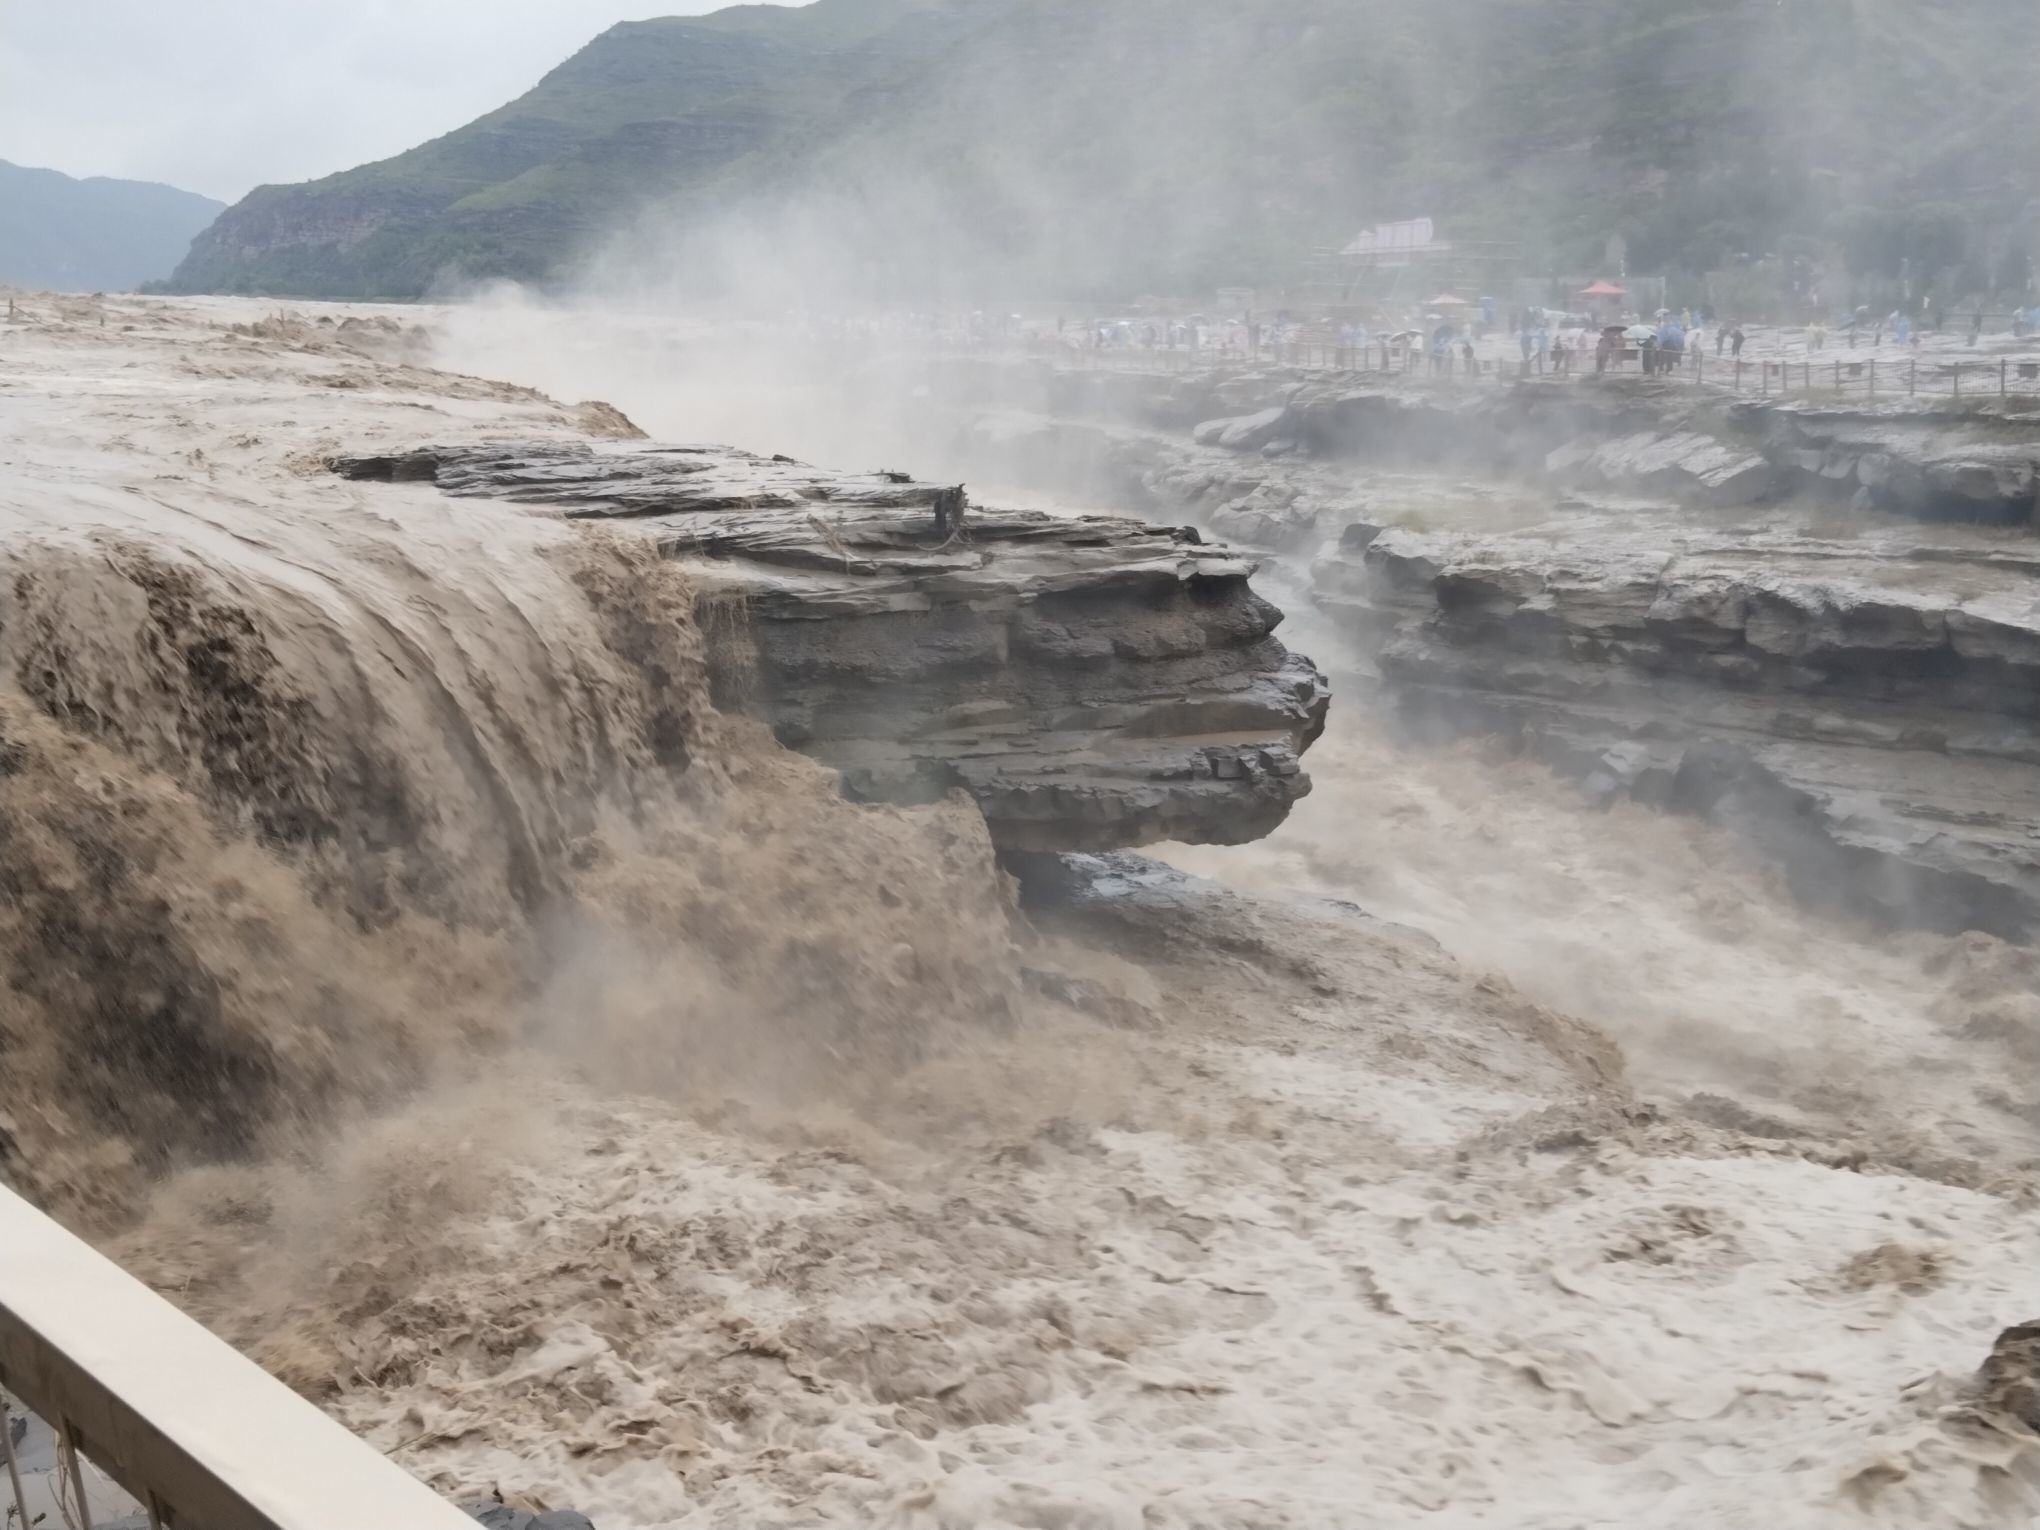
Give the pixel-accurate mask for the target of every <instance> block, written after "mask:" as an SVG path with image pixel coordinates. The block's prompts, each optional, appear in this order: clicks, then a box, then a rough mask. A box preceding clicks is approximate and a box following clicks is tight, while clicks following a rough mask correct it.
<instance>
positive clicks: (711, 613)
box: [334, 443, 1329, 851]
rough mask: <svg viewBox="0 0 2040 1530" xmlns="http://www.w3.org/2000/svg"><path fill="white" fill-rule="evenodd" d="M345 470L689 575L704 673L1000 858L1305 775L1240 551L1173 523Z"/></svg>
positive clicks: (582, 459) (788, 464)
mask: <svg viewBox="0 0 2040 1530" xmlns="http://www.w3.org/2000/svg"><path fill="white" fill-rule="evenodd" d="M334 467H335V470H336V471H338V472H340V473H341V474H343V475H344V476H347V477H352V478H358V479H369V480H384V481H397V482H406V481H418V482H431V483H434V484H436V485H437V486H438V487H439V488H440V489H441V490H443V491H444V492H446V493H449V494H456V495H460V496H463V497H485V498H500V499H506V500H510V501H514V502H518V503H529V504H545V505H557V506H561V507H564V508H565V510H566V511H567V513H568V514H570V515H574V516H587V517H605V518H613V519H615V520H617V521H618V523H619V525H621V526H625V527H628V528H630V529H633V530H636V531H640V532H641V533H642V534H644V535H647V536H651V537H655V538H657V539H658V543H659V546H660V548H661V550H662V552H663V553H664V554H665V555H666V556H668V557H670V558H672V559H674V560H675V561H677V562H680V563H682V564H684V565H686V566H687V567H688V568H689V570H690V571H691V572H692V573H693V574H694V575H695V577H696V579H697V585H698V588H699V589H700V590H701V592H702V600H703V603H704V617H705V620H704V625H705V626H706V627H707V628H708V629H709V631H710V632H711V634H712V635H714V636H715V637H716V644H715V652H716V656H717V660H718V669H719V677H718V683H719V689H720V690H721V691H722V692H723V693H724V694H725V699H726V700H727V701H730V702H732V703H733V704H737V705H741V706H744V707H748V708H750V709H754V710H756V711H757V712H759V713H760V714H761V715H762V716H764V717H765V718H766V719H768V720H769V721H770V722H771V724H772V726H773V728H774V730H775V732H776V733H777V734H778V735H779V737H780V739H781V740H782V741H783V742H784V743H786V744H788V745H790V746H792V747H794V748H797V749H800V750H802V751H803V752H805V753H808V754H811V755H814V756H815V757H817V758H819V759H821V760H823V761H825V762H826V763H828V764H830V765H833V766H835V767H837V768H838V769H839V770H841V771H842V773H843V778H844V782H845V787H846V790H848V791H849V792H850V793H851V794H852V795H853V796H856V797H858V798H861V799H865V800H872V801H884V802H919V801H927V800H932V799H934V798H937V797H940V796H942V795H943V794H944V793H946V792H948V791H950V790H952V789H954V788H957V787H962V788H963V789H965V790H967V791H968V792H970V794H971V795H972V796H973V797H974V798H975V799H976V800H977V802H978V804H979V805H980V807H981V808H982V809H983V810H984V813H985V816H986V818H987V820H988V821H989V822H990V824H991V827H992V832H993V836H994V838H995V840H996V841H997V842H998V844H999V845H1000V846H1001V848H1003V849H1009V850H1033V851H1043V850H1095V849H1110V848H1116V847H1121V846H1128V845H1139V844H1147V843H1152V842H1155V841H1159V840H1165V839H1179V840H1190V841H1196V842H1210V843H1237V842H1240V841H1244V840H1249V839H1254V838H1258V837H1259V836H1260V835H1262V834H1265V833H1266V832H1267V831H1268V830H1269V829H1271V828H1272V827H1274V826H1275V825H1276V824H1277V823H1280V822H1281V820H1282V819H1283V817H1284V816H1285V815H1286V814H1287V813H1288V811H1289V809H1290V806H1291V805H1292V804H1293V803H1294V802H1296V801H1297V800H1298V799H1299V798H1300V797H1302V796H1303V795H1304V794H1305V793H1306V792H1307V791H1308V790H1309V778H1308V776H1306V775H1305V774H1304V772H1303V770H1302V767H1301V755H1302V753H1303V751H1304V750H1305V749H1306V748H1307V747H1308V746H1309V744H1310V743H1311V742H1312V741H1313V740H1315V738H1316V737H1317V735H1318V733H1319V731H1320V730H1321V729H1322V726H1323V720H1324V715H1325V709H1326V706H1327V704H1328V697H1329V690H1328V687H1327V685H1326V682H1325V680H1324V678H1323V676H1322V675H1321V674H1319V672H1318V671H1317V669H1316V668H1315V666H1313V665H1312V664H1311V662H1310V661H1309V660H1307V659H1305V658H1303V657H1301V656H1300V655H1297V654H1292V653H1291V652H1289V651H1288V650H1287V649H1286V648H1285V647H1284V646H1283V645H1282V644H1281V642H1280V641H1278V640H1277V639H1276V638H1275V637H1274V635H1273V634H1274V630H1275V627H1276V625H1277V624H1278V623H1279V622H1280V621H1281V619H1282V613H1281V612H1280V611H1278V610H1277V609H1276V608H1275V607H1274V606H1272V605H1270V604H1269V603H1268V602H1267V601H1265V600H1263V599H1261V598H1260V597H1259V596H1258V595H1256V594H1255V593H1254V591H1253V589H1252V588H1251V586H1250V584H1249V576H1250V575H1251V574H1252V573H1253V570H1254V564H1253V563H1252V562H1251V561H1249V560H1247V559H1244V558H1242V557H1240V556H1239V555H1237V554H1236V553H1234V552H1232V551H1230V550H1229V549H1226V548H1223V547H1215V546H1210V545H1206V544H1205V543H1204V542H1203V541H1202V539H1201V538H1200V537H1199V536H1198V535H1197V534H1196V533H1195V532H1194V531H1185V530H1182V529H1177V528H1167V527H1157V526H1151V525H1147V524H1145V523H1142V522H1140V521H1136V520H1131V519H1126V518H1121V517H1113V516H1051V515H1046V514H1042V513H1039V512H1033V511H1011V510H997V509H985V508H977V507H972V508H970V509H968V510H967V511H966V512H965V514H964V518H963V520H962V523H961V526H960V527H951V528H950V529H949V530H947V531H946V532H945V531H938V530H937V528H936V521H935V514H934V509H935V505H936V501H937V497H938V496H939V495H941V494H942V493H943V489H942V487H941V486H937V485H931V484H924V483H915V482H911V481H908V480H906V479H905V477H904V475H901V474H888V473H880V474H867V475H848V474H835V473H830V472H828V471H825V470H821V469H816V468H812V467H808V466H806V465H804V464H800V463H795V462H792V461H790V460H788V459H785V458H766V457H757V456H752V455H749V454H747V453H742V452H735V451H730V450H727V449H723V448H708V447H654V448H634V449H620V448H605V447H591V446H584V445H581V444H579V443H567V444H560V443H511V444H506V445H491V446H482V447H445V448H421V449H419V450H415V451H408V452H404V453H397V454H385V455H378V456H362V457H345V458H340V459H337V460H336V461H335V463H334Z"/></svg>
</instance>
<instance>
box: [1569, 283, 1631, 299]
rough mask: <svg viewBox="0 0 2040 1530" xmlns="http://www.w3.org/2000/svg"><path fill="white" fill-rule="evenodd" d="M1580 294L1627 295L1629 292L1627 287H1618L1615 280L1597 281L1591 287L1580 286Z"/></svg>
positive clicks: (1599, 295)
mask: <svg viewBox="0 0 2040 1530" xmlns="http://www.w3.org/2000/svg"><path fill="white" fill-rule="evenodd" d="M1579 295H1580V296H1581V297H1627V296H1628V295H1629V293H1628V291H1627V289H1625V288H1622V287H1618V286H1616V285H1615V284H1614V283H1613V282H1610V281H1597V282H1595V283H1594V284H1593V285H1592V286H1591V287H1582V288H1580V292H1579Z"/></svg>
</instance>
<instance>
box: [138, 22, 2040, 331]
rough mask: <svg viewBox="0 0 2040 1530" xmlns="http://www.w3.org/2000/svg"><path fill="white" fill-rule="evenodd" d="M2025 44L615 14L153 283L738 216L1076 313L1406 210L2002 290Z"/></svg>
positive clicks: (500, 257) (344, 275) (1898, 28)
mask: <svg viewBox="0 0 2040 1530" xmlns="http://www.w3.org/2000/svg"><path fill="white" fill-rule="evenodd" d="M2036 49H2040V8H2036V7H2034V6H2032V5H2031V4H2030V3H2028V0H1794V3H1792V4H1789V5H1780V4H1778V3H1776V0H1534V3H1533V0H1430V3H1427V4H1426V5H1423V6H1410V5H1408V4H1405V3H1402V0H1272V3H1267V4H1257V5H1240V4H1238V3H1236V0H1115V3H1114V4H1112V5H1109V6H1108V5H1099V4H1096V3H1095V0H1027V3H1020V0H816V3H815V4H813V5H811V6H808V7H805V8H800V9H791V8H782V7H772V6H744V7H738V8H736V9H733V10H728V11H722V12H718V13H716V14H715V15H712V16H707V17H701V18H688V19H671V20H664V21H653V22H638V23H630V24H626V25H623V26H619V27H616V28H613V29H612V30H610V31H609V32H607V33H604V34H603V35H602V36H601V37H599V38H597V39H596V40H595V41H594V42H593V43H591V44H590V45H589V46H588V47H587V48H585V49H583V50H582V51H581V52H580V53H578V54H576V55H575V56H574V57H573V58H572V59H570V60H568V61H567V62H566V63H565V64H563V65H561V66H560V67H559V68H558V69H556V70H554V71H553V73H552V74H550V75H548V76H547V77H546V78H545V79H544V80H543V81H541V82H540V84H539V85H538V86H537V87H536V88H535V89H534V90H532V91H531V92H530V93H529V94H527V95H526V96H524V97H522V98H520V99H519V100H517V101H514V102H512V103H511V104H510V105H508V106H505V107H503V108H501V109H500V110H498V111H496V112H494V113H491V114H490V115H489V116H487V117H484V118H482V119H480V120H479V121H477V122H475V123H472V124H470V125H469V126H467V127H465V128H462V129H460V130H459V131H457V132H455V133H451V134H448V135H447V136H446V137H444V138H441V139H438V140H435V141H434V142H432V143H429V144H426V145H423V146H421V147H420V148H417V149H414V150H412V151H410V152H409V153H407V154H404V155H400V156H398V157H397V158H395V159H393V160H388V161H385V162H383V163H380V164H375V165H367V166H363V167H361V168H359V169H356V170H351V171H347V172H345V173H343V174H341V175H336V176H332V177H329V178H327V179H326V180H323V181H318V182H314V183H311V184H310V185H306V186H298V187H264V188H262V189H260V190H258V191H257V192H255V193H254V194H253V195H251V196H250V197H249V198H248V199H247V200H246V201H245V202H243V203H242V204H241V205H240V206H239V207H237V208H235V209H234V210H233V211H232V213H231V214H230V215H229V216H228V217H226V218H223V219H222V220H221V221H220V223H219V225H218V226H217V227H216V228H215V229H214V230H213V231H212V232H211V233H210V234H209V235H208V236H207V237H206V238H205V239H204V240H202V241H201V242H200V243H199V245H198V246H197V247H196V248H195V249H194V250H193V253H192V256H191V258H190V259H189V260H188V261H186V263H185V264H184V265H183V266H182V267H181V268H180V269H179V271H178V273H177V277H176V281H175V285H176V286H178V287H179V288H182V289H189V290H201V289H226V290H246V291H274V292H291V293H303V294H323V295H332V296H407V295H414V294H416V293H419V292H422V291H424V290H426V288H427V287H428V286H429V285H430V284H431V283H432V282H433V281H434V279H435V278H436V277H438V276H440V275H441V274H442V273H444V272H446V271H448V270H449V269H451V270H457V271H460V272H464V273H466V274H469V275H473V276H499V275H500V276H511V277H517V278H523V279H545V278H550V277H557V276H559V275H561V274H563V273H564V272H566V271H567V270H569V269H571V267H572V265H573V263H574V262H575V261H576V259H577V258H578V257H580V256H581V255H583V254H585V253H586V252H588V251H589V250H590V249H591V248H593V247H596V246H599V245H601V244H602V243H604V242H605V241H606V240H607V239H608V238H610V237H611V236H612V235H614V234H615V233H616V231H617V230H618V229H619V228H620V227H623V226H625V225H630V224H633V223H636V224H639V225H640V226H642V214H643V213H644V212H645V211H646V210H648V209H650V210H653V211H654V212H656V213H658V214H660V215H661V216H659V217H658V218H655V219H654V221H653V222H652V224H651V227H652V229H653V231H654V234H655V239H654V242H653V248H655V249H659V250H662V251H665V252H667V253H668V256H669V258H670V261H671V263H677V264H678V265H679V266H680V268H681V269H680V276H681V279H682V280H683V281H684V280H689V279H694V280H697V281H698V282H699V283H700V284H703V285H706V284H709V283H711V282H712V281H714V280H715V279H716V278H717V277H718V276H720V275H723V274H725V273H721V272H718V271H716V270H714V269H712V268H710V266H709V264H708V262H707V257H706V255H705V254H704V252H703V251H702V250H699V249H694V248H690V247H689V246H688V245H687V243H686V240H685V238H684V237H682V235H684V234H686V233H691V232H695V231H698V230H700V229H701V228H702V227H703V226H704V225H706V224H710V223H712V222H716V221H719V220H720V218H721V216H722V215H726V214H730V213H733V212H737V211H740V210H741V211H743V212H745V213H747V214H749V215H751V216H752V217H753V218H754V219H763V220H764V223H763V227H764V228H765V229H766V230H768V231H773V232H776V233H778V234H779V235H780V238H779V241H778V243H779V247H780V248H782V249H784V248H789V247H794V248H797V247H800V246H803V245H805V246H822V247H826V250H827V254H828V259H827V261H826V262H824V263H823V265H824V267H825V270H826V274H827V275H828V276H829V277H830V278H831V279H837V278H842V279H847V280H849V281H850V282H852V283H853V284H855V285H857V286H859V287H860V288H874V287H875V288H879V289H891V290H897V291H902V292H906V291H911V292H927V291H930V290H943V289H944V288H947V289H949V290H951V291H954V292H956V293H957V295H965V294H967V293H977V294H988V293H993V292H1019V291H1031V292H1038V293H1047V292H1060V293H1065V294H1069V295H1072V296H1075V295H1078V294H1083V293H1092V292H1095V293H1098V294H1101V295H1103V294H1109V293H1120V294H1125V293H1130V292H1133V291H1136V290H1142V289H1154V290H1195V289H1196V288H1198V287H1200V286H1203V285H1207V284H1210V283H1213V282H1224V281H1230V280H1247V281H1261V282H1265V281H1266V280H1268V279H1269V277H1270V276H1271V275H1274V274H1279V273H1280V272H1282V271H1283V270H1284V268H1285V266H1288V267H1293V266H1294V264H1295V262H1296V261H1297V259H1298V258H1299V255H1300V253H1301V252H1304V251H1307V250H1309V249H1310V248H1312V247H1313V246H1322V245H1325V244H1330V243H1336V242H1339V241H1342V240H1343V239H1344V238H1345V237H1347V236H1349V235H1350V233H1351V232H1352V230H1353V229H1354V228H1356V227H1358V226H1361V225H1363V224H1365V223H1367V222H1369V221H1372V220H1377V219H1383V218H1392V217H1398V216H1406V215H1409V214H1411V213H1416V212H1430V213H1433V214H1436V215H1439V216H1441V217H1444V218H1446V219H1447V220H1448V221H1449V222H1450V224H1451V226H1452V230H1453V232H1454V233H1455V234H1456V235H1457V236H1458V237H1461V238H1465V239H1473V238H1486V239H1497V240H1508V241H1511V242H1514V243H1517V244H1519V245H1521V246H1522V247H1523V249H1524V251H1525V254H1526V256H1527V257H1528V258H1529V260H1530V262H1531V264H1533V265H1534V264H1537V263H1539V262H1540V261H1541V260H1544V259H1549V260H1550V261H1551V262H1553V263H1557V264H1569V263H1570V264H1578V265H1580V266H1582V267H1584V266H1586V265H1591V264H1594V263H1595V262H1597V261H1598V260H1599V258H1600V255H1601V252H1602V250H1603V248H1604V245H1605V243H1606V241H1607V239H1608V237H1609V236H1610V235H1611V234H1620V235H1622V236H1624V237H1625V238H1626V239H1627V240H1628V242H1629V254H1630V259H1631V262H1632V264H1633V265H1637V266H1642V267H1659V266H1664V267H1670V268H1674V269H1690V270H1696V271H1697V270H1703V269H1708V268H1710V267H1713V266H1716V265H1719V264H1721V263H1723V262H1725V261H1730V260H1733V259H1736V258H1738V257H1740V256H1743V255H1761V254H1765V253H1777V254H1781V255H1784V256H1788V257H1789V256H1792V255H1803V256H1805V257H1807V258H1808V259H1811V260H1816V261H1820V262H1824V263H1826V264H1827V265H1828V266H1829V267H1830V269H1835V270H1839V269H1841V268H1843V267H1846V268H1847V269H1848V270H1849V271H1851V272H1854V273H1857V274H1863V275H1870V276H1879V277H1889V278H1891V279H1893V280H1896V279H1897V278H1898V277H1899V275H1900V273H1901V272H1902V271H1903V272H1904V274H1905V275H1906V276H1908V277H1910V278H1912V279H1913V281H1914V282H1915V283H1917V284H1921V285H1924V284H1926V283H1929V282H1931V281H1933V280H1935V279H1937V278H1938V279H1939V280H1941V282H1942V290H1943V291H1944V292H1947V291H1953V290H1957V289H1959V290H1963V291H1973V290H1980V289H1981V288H1982V287H1985V286H1994V285H1995V286H2001V287H2004V288H2007V289H2017V288H2018V287H2019V286H2020V284H2021V283H2022V282H2023V281H2024V279H2025V275H2026V271H2027V269H2028V267H2027V260H2026V256H2027V244H2026V240H2027V236H2028V233H2029V231H2030V225H2031V222H2032V218H2033V206H2034V202H2035V199H2036V197H2040V167H2036V162H2035V156H2033V155H2031V154H2030V153H2026V152H2023V151H2019V152H2013V151H2011V150H2010V149H2008V148H2007V145H2009V144H2014V143H2016V142H2018V140H2017V138H2016V137H2015V136H2012V135H2011V132H2010V129H2011V128H2012V126H2013V125H2014V124H2016V123H2017V122H2019V121H2020V120H2022V118H2023V117H2024V116H2025V115H2026V114H2029V113H2030V111H2031V109H2032V107H2033V105H2034V101H2035V95H2036V88H2040V87H2036V83H2035V76H2034V75H2033V74H2032V73H2031V71H2030V70H2029V69H2027V68H2026V67H2025V61H2026V60H2028V59H2030V58H2031V57H2032V56H2034V53H2035V51H2036ZM789 211H792V212H796V213H797V214H798V215H799V216H798V217H796V218H794V219H792V220H791V221H780V222H775V221H774V220H784V219H786V218H787V215H788V213H789ZM755 263H756V262H755V260H753V259H751V258H749V257H748V256H747V257H746V258H745V259H744V260H742V261H740V262H739V264H747V265H748V264H755ZM1916 290H1917V289H1916Z"/></svg>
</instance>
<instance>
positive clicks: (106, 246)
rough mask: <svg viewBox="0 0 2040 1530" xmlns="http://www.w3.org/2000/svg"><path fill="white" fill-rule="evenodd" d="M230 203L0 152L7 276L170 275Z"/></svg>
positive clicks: (101, 285) (117, 287)
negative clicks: (13, 160) (35, 164)
mask: <svg viewBox="0 0 2040 1530" xmlns="http://www.w3.org/2000/svg"><path fill="white" fill-rule="evenodd" d="M225 208H226V204H225V203H224V202H215V201H214V200H213V199H212V198H211V197H202V196H198V195H197V194H195V193H193V192H189V191H179V190H178V189H177V188H176V187H174V186H161V185H158V184H156V183H155V182H153V181H115V180H108V179H106V178H104V177H102V176H93V177H91V178H89V179H87V180H82V181H81V180H76V179H74V178H72V177H71V176H68V175H64V174H61V173H59V172H58V171H55V170H32V169H29V168H27V167H25V166H22V165H12V164H9V163H8V162H7V161H6V160H4V159H0V282H8V283H11V284H12V285H14V286H17V287H47V288H51V289H53V290H55V291H58V292H131V291H133V290H134V289H135V288H136V287H138V286H140V285H141V284H142V283H143V282H146V281H154V280H157V279H159V278H162V277H165V276H168V275H169V274H170V272H171V270H172V269H173V268H174V267H175V266H176V265H177V262H178V261H180V260H182V259H183V258H184V254H185V251H186V250H188V249H189V248H190V246H191V239H192V236H193V235H194V234H196V233H197V232H198V231H199V230H200V229H202V228H204V227H205V226H206V225H207V224H208V223H210V222H212V220H213V219H214V218H217V217H218V216H219V215H220V213H221V212H223V211H224V210H225Z"/></svg>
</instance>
